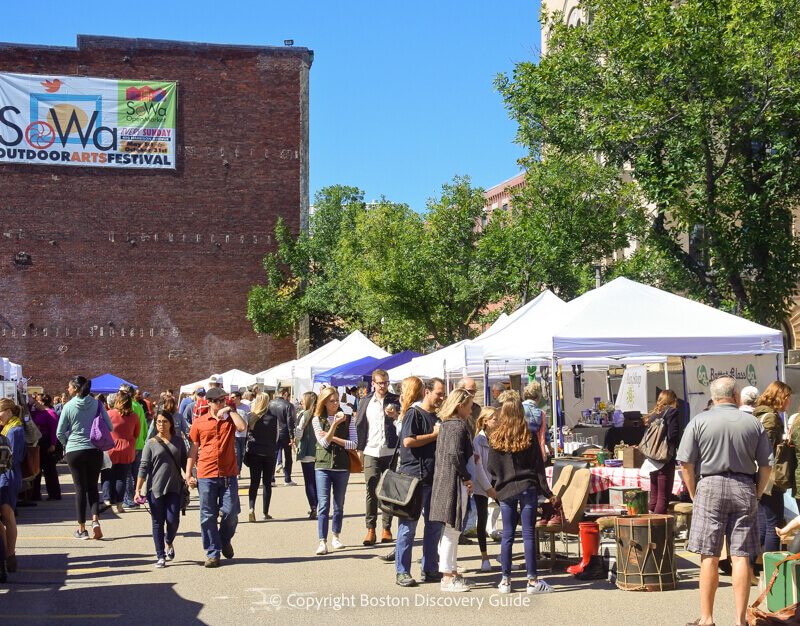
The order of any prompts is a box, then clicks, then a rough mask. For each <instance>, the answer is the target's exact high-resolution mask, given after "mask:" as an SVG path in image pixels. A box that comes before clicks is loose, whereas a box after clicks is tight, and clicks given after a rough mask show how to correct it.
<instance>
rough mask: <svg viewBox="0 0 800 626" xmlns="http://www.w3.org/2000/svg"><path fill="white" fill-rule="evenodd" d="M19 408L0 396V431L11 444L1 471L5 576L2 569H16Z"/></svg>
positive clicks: (21, 448) (21, 440)
mask: <svg viewBox="0 0 800 626" xmlns="http://www.w3.org/2000/svg"><path fill="white" fill-rule="evenodd" d="M21 415H22V410H21V409H20V407H19V406H17V405H16V404H15V403H14V402H13V401H12V400H9V399H8V398H2V399H0V434H1V435H3V436H4V437H6V438H7V439H8V443H9V444H10V445H11V460H12V462H13V465H12V466H11V469H10V470H8V471H7V472H5V473H4V474H0V530H2V529H3V527H5V530H4V532H2V534H0V539H2V546H0V548H1V547H5V553H4V554H3V553H1V552H0V559H2V566H1V567H0V578H4V577H5V571H6V570H8V571H9V572H11V573H13V572H16V571H17V555H16V550H17V521H16V519H15V517H14V509H15V508H16V507H17V496H18V495H19V490H20V488H21V487H22V468H21V467H20V466H21V464H22V461H23V459H24V458H25V452H26V447H25V429H24V428H23V426H22V418H21Z"/></svg>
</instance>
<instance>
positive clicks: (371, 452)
mask: <svg viewBox="0 0 800 626" xmlns="http://www.w3.org/2000/svg"><path fill="white" fill-rule="evenodd" d="M367 431H368V435H367V443H366V445H365V446H364V454H365V455H366V456H372V457H381V456H391V455H392V454H393V453H394V450H391V449H390V448H387V447H386V415H385V411H384V409H383V400H381V399H380V398H378V395H377V394H374V395H373V396H372V399H371V400H370V401H369V404H368V405H367Z"/></svg>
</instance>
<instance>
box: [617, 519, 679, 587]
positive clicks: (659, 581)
mask: <svg viewBox="0 0 800 626" xmlns="http://www.w3.org/2000/svg"><path fill="white" fill-rule="evenodd" d="M614 530H615V533H616V541H617V587H619V588H620V589H626V590H628V591H669V590H671V589H675V587H676V585H677V582H678V573H677V571H676V569H675V518H674V517H673V516H672V515H636V516H623V517H617V518H615V520H614Z"/></svg>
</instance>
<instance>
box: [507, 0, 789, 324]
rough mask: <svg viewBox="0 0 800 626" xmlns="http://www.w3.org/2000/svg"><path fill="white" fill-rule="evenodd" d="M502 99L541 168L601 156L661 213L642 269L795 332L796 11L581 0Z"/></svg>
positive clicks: (553, 27) (785, 4) (643, 252)
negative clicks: (576, 12)
mask: <svg viewBox="0 0 800 626" xmlns="http://www.w3.org/2000/svg"><path fill="white" fill-rule="evenodd" d="M581 6H582V8H583V10H584V12H585V14H586V15H588V16H589V19H588V20H587V23H586V24H584V25H582V26H578V27H574V28H573V27H568V26H566V25H565V24H564V23H563V16H562V15H561V14H559V13H555V14H553V15H544V14H543V16H542V32H543V36H545V37H548V41H549V50H548V54H547V55H546V56H544V57H543V58H542V59H541V61H540V62H539V63H538V64H535V63H532V62H525V63H519V64H518V65H517V66H516V68H515V70H514V72H513V75H512V76H510V77H509V76H507V75H500V76H499V77H498V79H497V82H496V84H497V87H498V89H499V90H500V92H501V93H502V95H503V98H504V101H505V104H506V107H507V108H508V110H509V111H510V114H511V115H512V116H513V117H514V118H515V119H516V120H517V122H518V124H519V132H518V140H519V141H520V142H521V143H522V144H524V145H526V146H527V147H528V149H529V150H530V153H531V157H532V158H533V159H537V158H540V157H541V156H542V155H546V156H547V158H548V159H549V158H550V157H551V155H556V154H558V155H564V156H573V155H576V154H585V153H599V154H602V155H603V156H604V159H605V161H606V162H607V163H608V165H609V166H613V167H616V168H619V169H620V170H623V169H626V170H629V171H630V173H631V175H632V177H633V179H634V180H635V182H636V183H637V184H638V186H639V189H640V192H641V194H642V196H643V198H644V201H645V202H646V203H647V205H648V208H649V210H650V211H651V213H652V218H651V228H650V229H649V231H648V232H647V233H646V236H645V237H644V238H643V239H642V241H640V253H639V256H638V258H633V259H631V260H630V261H629V263H628V269H629V270H630V271H632V272H640V273H642V274H644V275H648V274H649V275H651V276H653V277H654V278H655V277H658V278H659V280H666V281H667V282H668V283H671V285H670V286H673V287H675V288H683V289H686V290H687V291H688V293H689V294H690V295H691V296H693V297H696V298H698V299H701V300H704V301H706V302H709V303H711V304H713V305H715V306H718V307H722V308H728V309H731V308H735V309H737V310H738V311H739V312H740V313H742V314H744V315H746V316H748V317H750V318H751V319H753V320H756V321H758V322H761V323H769V324H773V325H774V324H778V323H779V322H780V321H782V320H783V319H785V317H786V314H787V312H788V310H789V307H790V304H791V297H792V295H793V294H794V293H795V291H796V288H797V270H798V268H800V246H799V245H798V241H797V239H796V238H795V237H794V234H793V232H792V225H793V219H792V209H793V208H794V207H796V206H797V204H798V199H799V198H798V196H799V195H800V159H798V137H799V136H800V89H799V88H798V87H800V85H798V69H799V68H800V64H799V63H798V59H800V35H799V34H798V33H800V31H799V30H798V26H800V25H799V24H798V16H800V12H798V10H797V3H796V2H795V1H794V0H746V1H745V0H684V1H682V2H672V1H671V0H655V1H649V0H648V1H645V0H625V1H623V0H585V1H584V2H583V3H582V5H581Z"/></svg>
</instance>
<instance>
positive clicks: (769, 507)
mask: <svg viewBox="0 0 800 626" xmlns="http://www.w3.org/2000/svg"><path fill="white" fill-rule="evenodd" d="M791 403H792V388H791V387H790V386H789V385H787V384H786V383H784V382H781V381H779V380H776V381H774V382H771V383H770V384H769V385H768V386H767V388H766V389H765V390H764V392H763V393H762V394H761V397H760V398H759V399H758V400H756V408H755V409H754V410H753V417H756V418H758V419H759V420H760V421H761V424H762V425H763V426H764V430H766V431H767V435H769V442H770V444H772V454H773V455H774V454H775V450H776V449H777V447H778V444H779V443H780V442H781V441H783V434H784V428H783V420H782V419H781V416H780V414H781V413H785V412H786V411H787V410H788V409H789V405H790V404H791ZM794 430H797V429H796V428H795V429H794ZM793 435H794V433H790V434H789V438H790V440H791V439H793ZM783 494H784V491H783V490H782V489H778V488H777V487H775V486H773V487H772V489H771V491H770V493H767V492H766V491H765V492H764V493H763V495H762V496H761V498H760V500H759V501H758V520H759V524H758V533H759V538H760V540H761V545H762V546H763V548H764V552H777V551H778V550H780V540H779V539H778V535H777V534H776V533H775V527H776V526H783V525H784V523H785V521H786V520H785V519H784V516H783Z"/></svg>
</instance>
